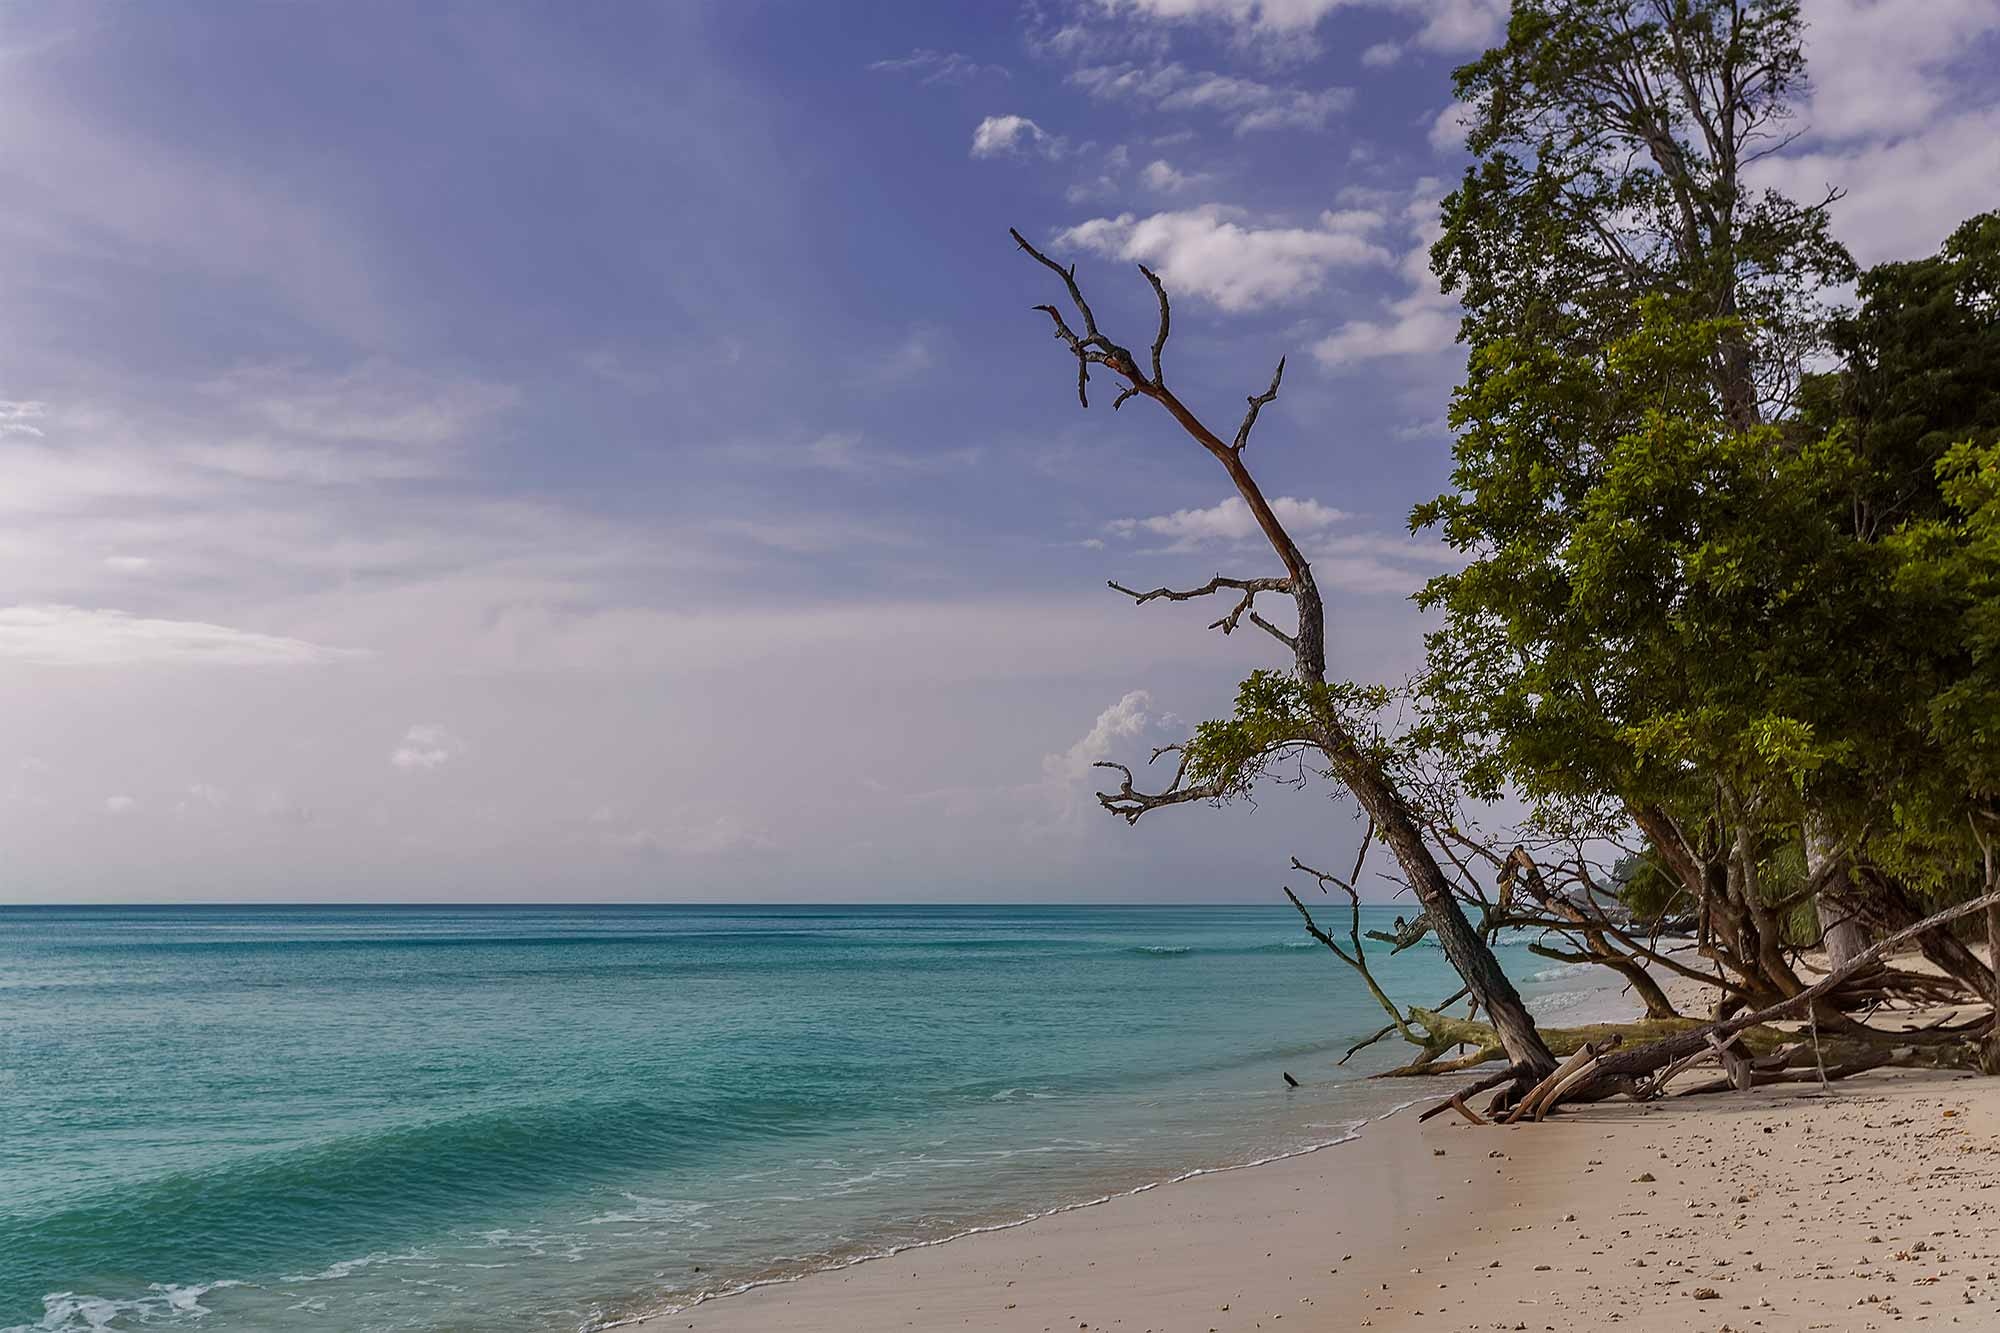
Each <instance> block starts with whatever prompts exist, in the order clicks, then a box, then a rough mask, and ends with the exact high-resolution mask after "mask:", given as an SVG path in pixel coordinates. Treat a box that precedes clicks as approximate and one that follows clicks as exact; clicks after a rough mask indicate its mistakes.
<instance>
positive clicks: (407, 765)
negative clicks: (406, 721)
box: [389, 722, 459, 769]
mask: <svg viewBox="0 0 2000 1333" xmlns="http://www.w3.org/2000/svg"><path fill="white" fill-rule="evenodd" d="M458 748H459V747H458V739H457V738H456V737H454V736H453V735H452V734H451V733H450V732H449V731H446V730H445V729H444V728H443V727H441V726H439V725H438V724H437V723H435V722H419V723H417V724H416V725H415V726H412V727H411V728H410V729H409V730H408V731H406V732H404V733H403V739H402V741H401V742H399V743H398V744H397V746H396V748H395V749H394V750H393V751H391V752H390V754H389V762H390V763H391V764H393V765H395V766H396V767H397V768H401V769H419V768H439V767H441V766H443V765H444V764H445V763H447V762H449V761H450V759H451V757H452V755H453V753H454V752H456V751H457V749H458Z"/></svg>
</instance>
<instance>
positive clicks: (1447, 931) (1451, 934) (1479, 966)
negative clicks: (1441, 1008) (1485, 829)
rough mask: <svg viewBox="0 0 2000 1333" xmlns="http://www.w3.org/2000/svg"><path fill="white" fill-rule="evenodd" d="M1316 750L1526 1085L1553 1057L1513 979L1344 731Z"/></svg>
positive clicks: (1335, 731)
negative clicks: (1385, 852)
mask: <svg viewBox="0 0 2000 1333" xmlns="http://www.w3.org/2000/svg"><path fill="white" fill-rule="evenodd" d="M1320 747H1321V749H1322V750H1324V751H1325V752H1326V755H1327V758H1328V759H1330V760H1331V761H1332V762H1333V768H1334V772H1335V774H1337V775H1338V776H1339V778H1340V780H1341V782H1342V783H1343V784H1345V785H1346V787H1347V789H1348V790H1349V791H1350V792H1352V793H1354V799H1355V800H1356V801H1357V802H1358V803H1359V804H1360V806H1361V808H1362V809H1363V810H1366V811H1367V812H1368V814H1369V817H1370V818H1372V819H1373V820H1374V821H1375V832H1376V836H1378V837H1380V838H1381V839H1382V841H1383V842H1385V843H1387V844H1388V847H1389V850H1390V852H1391V853H1393V854H1394V855H1395V858H1396V863H1397V864H1398V865H1399V866H1401V867H1402V870H1403V877H1404V878H1405V879H1406V880H1408V881H1409V884H1410V888H1411V889H1412V890H1413V891H1414V892H1415V893H1416V895H1417V901H1419V902H1421V903H1422V904H1423V905H1424V911H1425V912H1426V913H1427V914H1428V917H1429V920H1430V923H1431V929H1433V930H1434V931H1436V932H1437V938H1438V944H1439V946H1440V947H1441V948H1443V950H1444V956H1445V957H1446V958H1447V959H1449V960H1450V962H1451V965H1452V966H1453V967H1454V968H1456V969H1457V970H1458V975H1459V976H1460V978H1462V979H1463V980H1464V982H1465V985H1466V989H1468V990H1470V991H1471V992H1472V996H1473V998H1474V999H1475V1000H1477V1001H1478V1002H1479V1003H1480V1004H1481V1005H1483V1006H1484V1007H1485V1009H1486V1016H1487V1019H1488V1021H1490V1022H1491V1023H1492V1024H1493V1030H1494V1032H1495V1033H1496V1034H1498V1036H1499V1038H1500V1045H1501V1046H1502V1047H1503V1048H1504V1049H1505V1050H1506V1052H1507V1058H1508V1059H1509V1060H1511V1061H1512V1062H1513V1063H1514V1064H1515V1065H1516V1066H1517V1067H1518V1068H1519V1069H1520V1070H1522V1071H1523V1073H1525V1074H1526V1075H1528V1077H1527V1078H1526V1079H1525V1080H1524V1082H1526V1083H1527V1084H1530V1085H1531V1084H1533V1083H1534V1082H1536V1081H1538V1080H1540V1079H1542V1078H1544V1077H1546V1076H1548V1075H1549V1074H1551V1073H1553V1072H1554V1071H1555V1067H1556V1058H1555V1056H1554V1055H1552V1054H1550V1053H1549V1048H1548V1045H1547V1043H1545V1042H1544V1041H1543V1040H1542V1036H1541V1033H1540V1032H1538V1031H1536V1030H1535V1020H1534V1019H1533V1018H1531V1017H1529V1015H1528V1007H1527V1005H1525V1004H1523V1003H1522V1002H1521V993H1520V992H1519V991H1517V990H1515V989H1514V982H1513V980H1512V979H1511V978H1510V977H1508V975H1507V973H1506V972H1505V971H1504V970H1502V968H1501V966H1500V960H1499V959H1497V958H1495V957H1494V956H1493V950H1492V949H1490V948H1488V947H1487V945H1486V942H1485V941H1484V940H1482V939H1480V938H1479V932H1478V931H1476V930H1474V929H1473V927H1472V922H1471V921H1470V920H1468V919H1467V918H1466V915H1465V909H1464V908H1463V907H1461V906H1459V902H1458V895H1457V894H1455V893H1453V892H1452V890H1451V883H1450V881H1449V880H1447V879H1446V878H1445V875H1444V870H1443V868H1442V867H1440V866H1439V865H1438V863H1437V857H1436V856H1435V855H1433V854H1432V852H1431V849H1430V844H1428V843H1426V842H1425V841H1424V837H1423V833H1422V831H1421V830H1420V829H1419V828H1418V825H1417V821H1416V820H1415V818H1414V817H1412V816H1411V814H1410V810H1409V807H1408V805H1407V804H1405V802H1404V800H1403V796H1402V793H1401V792H1399V791H1397V790H1396V788H1395V786H1394V785H1393V784H1392V783H1391V782H1390V781H1389V780H1388V779H1387V778H1386V777H1385V776H1384V775H1383V773H1382V770H1381V769H1380V768H1379V767H1377V766H1376V764H1375V762H1374V761H1373V760H1372V759H1370V758H1368V756H1366V755H1364V754H1362V753H1361V751H1360V748H1359V747H1358V746H1356V745H1355V743H1354V739H1353V737H1351V736H1349V735H1348V734H1347V733H1346V731H1345V730H1344V729H1342V728H1339V727H1337V726H1334V727H1331V728H1329V729H1328V734H1326V735H1324V736H1323V737H1322V738H1321V741H1320Z"/></svg>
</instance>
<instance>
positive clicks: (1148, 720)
mask: <svg viewBox="0 0 2000 1333" xmlns="http://www.w3.org/2000/svg"><path fill="white" fill-rule="evenodd" d="M1152 704H1153V697H1152V696H1151V695H1150V694H1148V693H1146V691H1144V690H1129V691H1127V692H1126V693H1125V695H1124V697H1122V698H1121V699H1119V700H1118V702H1117V703H1115V704H1112V705H1111V706H1110V707H1109V708H1106V709H1105V710H1104V711H1103V712H1101V713H1099V714H1098V715H1097V720H1096V721H1095V722H1093V723H1092V724H1091V726H1090V730H1089V731H1087V732H1085V733H1084V734H1083V737H1082V738H1081V739H1080V740H1078V741H1077V742H1076V744H1074V745H1072V746H1070V747H1069V748H1068V749H1067V750H1064V751H1063V752H1062V753H1060V754H1051V755H1046V756H1044V757H1043V759H1042V773H1043V775H1044V776H1045V777H1047V778H1049V779H1050V780H1051V781H1053V782H1057V783H1063V784H1068V783H1073V782H1078V781H1081V780H1082V779H1084V778H1087V777H1090V776H1091V769H1092V767H1093V766H1095V765H1096V763H1097V762H1098V761H1099V760H1101V759H1109V758H1111V757H1112V754H1113V752H1114V751H1115V750H1117V748H1118V747H1119V745H1120V744H1121V743H1122V742H1126V741H1129V740H1131V739H1132V738H1133V737H1136V736H1143V735H1145V734H1146V733H1147V731H1149V730H1151V729H1152V728H1153V726H1154V725H1155V723H1156V721H1157V719H1155V718H1154V717H1153V716H1152V715H1151V714H1150V713H1148V712H1147V711H1146V710H1147V709H1149V708H1151V707H1152Z"/></svg>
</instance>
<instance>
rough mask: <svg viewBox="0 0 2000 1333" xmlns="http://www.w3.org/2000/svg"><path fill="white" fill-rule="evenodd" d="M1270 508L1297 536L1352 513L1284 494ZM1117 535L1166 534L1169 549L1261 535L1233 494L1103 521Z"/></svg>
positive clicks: (1153, 535)
mask: <svg viewBox="0 0 2000 1333" xmlns="http://www.w3.org/2000/svg"><path fill="white" fill-rule="evenodd" d="M1271 512H1272V513H1274V514H1276V515H1277V516H1278V521H1279V522H1281V523H1283V524H1284V525H1285V528H1286V530H1287V531H1288V532H1290V533H1291V534H1292V535H1293V536H1294V537H1305V536H1308V535H1310V534H1314V533H1319V532H1324V531H1325V530H1326V529H1328V528H1330V527H1332V526H1333V525H1334V524H1336V523H1339V522H1340V521H1342V520H1343V519H1345V518H1347V517H1349V515H1348V514H1346V513H1345V512H1343V511H1342V510H1339V509H1335V508H1333V507H1332V506H1330V505H1323V504H1321V503H1320V502H1319V501H1317V500H1298V499H1294V498H1293V497H1291V496H1289V495H1281V496H1279V497H1278V498H1277V499H1275V500H1273V501H1271ZM1104 526H1105V531H1107V532H1109V533H1111V534H1112V535H1114V536H1118V537H1128V538H1129V537H1137V536H1140V535H1145V536H1149V537H1162V538H1165V539H1166V540H1167V541H1168V542H1169V543H1170V544H1169V545H1168V546H1166V547H1165V548H1163V549H1165V550H1168V551H1192V550H1196V549H1198V548H1200V547H1202V546H1205V545H1208V544H1210V543H1214V542H1238V541H1247V540H1249V539H1250V538H1252V537H1257V536H1259V535H1261V529H1259V528H1258V526H1257V518H1256V516H1255V515H1254V514H1252V513H1251V512H1250V506H1249V505H1247V504H1245V503H1244V502H1243V499H1242V497H1241V496H1236V495H1232V496H1229V497H1228V498H1227V499H1225V500H1223V501H1222V502H1221V503H1219V504H1215V505H1211V506H1209V507H1208V508H1206V509H1176V510H1175V511H1174V512H1172V513H1171V514H1156V515H1154V516H1153V517H1151V518H1119V519H1113V520H1112V521H1111V522H1109V523H1107V524H1105V525H1104Z"/></svg>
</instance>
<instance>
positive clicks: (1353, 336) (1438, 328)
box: [1312, 178, 1461, 368]
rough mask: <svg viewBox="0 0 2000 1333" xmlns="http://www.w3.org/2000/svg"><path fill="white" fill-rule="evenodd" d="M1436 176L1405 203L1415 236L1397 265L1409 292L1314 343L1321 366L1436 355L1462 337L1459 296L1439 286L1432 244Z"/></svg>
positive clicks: (1404, 220) (1403, 214) (1403, 216)
mask: <svg viewBox="0 0 2000 1333" xmlns="http://www.w3.org/2000/svg"><path fill="white" fill-rule="evenodd" d="M1440 189H1441V186H1440V185H1439V183H1438V182H1437V181H1436V180H1432V179H1428V178H1426V179H1424V180H1420V181H1418V182H1417V184H1416V187H1415V188H1414V190H1413V191H1412V192H1411V194H1410V195H1409V196H1408V197H1407V198H1406V200H1405V201H1404V204H1403V207H1402V209H1401V210H1400V213H1399V221H1400V223H1401V225H1402V226H1403V227H1404V228H1405V230H1406V231H1407V232H1408V234H1409V237H1410V244H1409V247H1408V248H1407V249H1406V250H1404V251H1403V254H1402V257H1401V259H1399V260H1398V261H1397V264H1396V268H1397V270H1398V272H1399V273H1400V274H1401V275H1402V278H1403V284H1404V287H1403V294H1402V295H1400V296H1398V297H1395V298H1392V299H1391V300H1389V301H1386V302H1385V303H1384V304H1383V309H1382V314H1381V316H1380V317H1378V318H1375V319H1355V320H1349V321H1347V322H1346V323H1344V324H1342V325H1341V326H1340V327H1339V328H1337V329H1335V330H1334V331H1333V332H1332V333H1330V334H1328V335H1327V336H1326V337H1324V338H1322V339H1320V340H1319V341H1318V342H1316V343H1314V344H1313V349H1312V350H1313V355H1314V356H1315V357H1317V358H1318V360H1319V362H1320V364H1321V365H1324V366H1328V367H1332V368H1338V367H1344V366H1353V365H1357V364H1360V363H1362V362H1367V361H1378V360H1384V359H1394V358H1411V357H1426V356H1434V355H1437V354H1438V353H1441V352H1444V351H1446V350H1448V349H1449V348H1451V347H1452V345H1453V344H1454V343H1455V342H1456V341H1457V338H1458V325H1459V319H1460V315H1461V312H1460V308H1459V304H1458V299H1457V298H1456V297H1454V296H1449V295H1446V294H1445V293H1444V292H1442V291H1441V290H1439V287H1438V280H1437V277H1436V275H1434V274H1433V273H1432V272H1431V268H1430V248H1431V245H1432V244H1433V243H1434V242H1435V241H1436V240H1437V238H1438V236H1439V234H1440V231H1441V224H1440V222H1439V218H1438V192H1439V190H1440Z"/></svg>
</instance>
